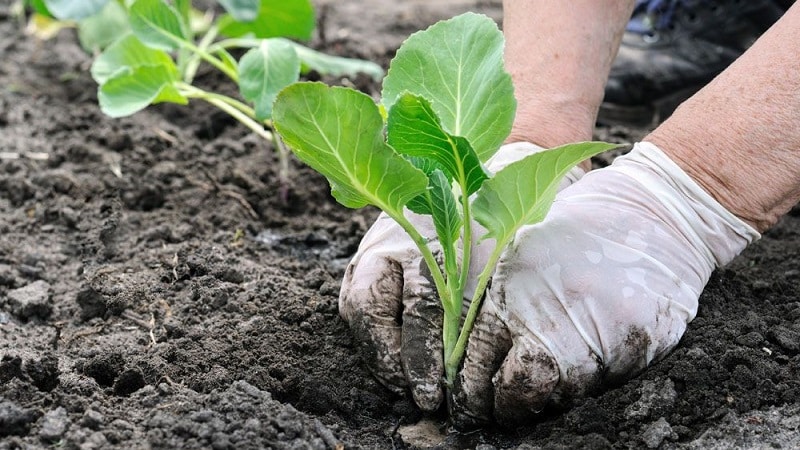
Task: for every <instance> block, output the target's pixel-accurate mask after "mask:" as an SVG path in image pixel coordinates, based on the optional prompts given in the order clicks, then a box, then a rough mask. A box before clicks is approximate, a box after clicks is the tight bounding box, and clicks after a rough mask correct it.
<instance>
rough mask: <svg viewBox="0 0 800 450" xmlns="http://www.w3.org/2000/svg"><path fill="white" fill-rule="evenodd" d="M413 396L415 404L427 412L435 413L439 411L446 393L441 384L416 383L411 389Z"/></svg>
mask: <svg viewBox="0 0 800 450" xmlns="http://www.w3.org/2000/svg"><path fill="white" fill-rule="evenodd" d="M411 395H412V396H413V398H414V403H416V404H417V406H418V407H419V408H420V409H421V410H423V411H426V412H433V411H436V410H437V409H439V407H440V406H441V405H442V400H444V391H443V389H442V386H441V384H440V383H435V382H428V383H415V384H414V385H413V386H412V387H411Z"/></svg>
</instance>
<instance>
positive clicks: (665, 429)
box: [642, 417, 672, 448]
mask: <svg viewBox="0 0 800 450" xmlns="http://www.w3.org/2000/svg"><path fill="white" fill-rule="evenodd" d="M671 435H672V427H671V426H670V424H669V422H667V421H666V419H664V418H663V417H660V418H659V419H658V420H656V421H655V422H653V423H651V424H650V425H648V426H647V428H646V429H645V430H644V432H642V440H643V441H644V444H645V445H646V446H647V448H658V446H660V445H661V443H662V442H664V439H667V438H668V437H670V436H671Z"/></svg>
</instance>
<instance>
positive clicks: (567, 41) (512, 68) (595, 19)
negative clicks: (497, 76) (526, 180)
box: [503, 0, 633, 147]
mask: <svg viewBox="0 0 800 450" xmlns="http://www.w3.org/2000/svg"><path fill="white" fill-rule="evenodd" d="M632 9H633V1H630V0H614V1H597V0H571V1H569V2H565V1H562V0H504V2H503V33H504V34H505V36H506V42H507V44H506V46H507V47H506V53H505V54H506V68H507V69H508V71H509V72H510V73H511V76H512V78H513V80H514V87H515V93H516V96H517V101H518V106H517V118H516V123H515V124H514V129H513V130H512V134H511V137H510V139H509V141H510V142H514V141H529V142H533V143H536V144H538V145H541V146H543V147H554V146H557V145H561V144H565V143H569V142H575V141H580V140H588V139H591V137H592V130H593V127H594V122H595V118H596V114H597V108H598V107H599V105H600V102H601V101H602V99H603V92H604V87H605V83H606V80H607V78H608V72H609V70H610V67H611V63H612V61H613V59H614V56H615V55H616V52H617V49H618V48H619V42H620V39H621V38H622V33H623V31H624V27H625V23H626V22H627V21H628V19H629V18H630V14H631V11H632Z"/></svg>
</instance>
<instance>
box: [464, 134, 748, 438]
mask: <svg viewBox="0 0 800 450" xmlns="http://www.w3.org/2000/svg"><path fill="white" fill-rule="evenodd" d="M758 236H759V234H758V233H757V232H756V231H755V230H754V229H753V228H751V227H750V226H748V225H747V224H745V223H744V222H742V221H741V220H739V219H738V218H736V217H735V216H734V215H732V214H731V213H729V212H728V211H727V210H725V209H724V208H723V207H722V206H721V205H720V204H719V203H717V202H716V201H715V200H714V199H713V198H712V197H710V196H709V195H708V194H707V193H706V192H705V191H703V190H702V189H701V188H700V187H699V186H698V185H697V184H695V183H694V182H693V181H692V180H691V179H690V178H689V177H688V176H687V175H686V174H685V173H684V172H683V171H682V170H681V169H680V168H678V166H677V165H675V164H674V163H673V162H672V161H670V160H669V158H668V157H667V156H665V155H664V154H663V153H662V152H661V151H660V150H659V149H658V148H657V147H655V146H654V145H652V144H649V143H641V144H637V146H636V147H635V148H634V150H633V151H632V152H631V153H630V154H629V155H627V156H625V157H621V158H618V159H617V160H616V161H615V162H614V164H612V165H611V166H610V167H608V168H605V169H600V170H596V171H594V172H592V173H590V174H588V175H586V176H585V177H583V178H582V179H581V180H580V181H579V182H577V183H575V184H574V185H572V186H570V187H569V188H568V189H565V190H564V191H562V192H561V193H560V194H559V195H558V197H557V199H556V202H555V203H554V204H553V207H552V210H551V211H550V213H549V214H548V216H547V218H546V219H545V221H544V222H542V223H540V224H537V225H533V226H529V227H526V228H523V229H522V230H521V231H520V232H519V233H518V234H517V236H516V238H515V242H514V243H513V244H512V246H511V247H510V249H509V250H508V251H507V252H506V253H505V255H504V256H503V257H502V259H501V262H500V264H499V265H498V268H497V271H496V273H495V276H494V277H493V279H492V285H491V288H490V290H489V291H488V293H487V296H486V299H485V303H484V305H483V307H482V310H481V313H480V315H479V317H478V319H477V320H476V324H475V327H474V329H473V331H472V334H471V336H470V340H469V343H468V347H467V355H466V359H465V362H464V367H463V369H462V370H461V372H460V374H459V376H458V379H457V382H456V388H455V394H454V414H455V419H456V422H457V423H460V424H461V425H467V426H469V425H474V424H476V423H481V422H486V421H489V420H492V419H495V420H497V421H498V422H499V423H501V424H514V423H519V422H520V421H523V420H526V419H529V418H530V417H531V416H532V415H533V414H535V413H536V412H538V411H540V410H541V409H542V408H543V407H544V406H545V405H546V404H548V403H551V402H552V403H558V402H559V401H563V400H565V399H567V398H570V397H574V396H579V395H582V394H584V393H585V392H587V391H589V390H591V389H593V388H595V387H597V386H599V385H600V384H602V383H605V382H613V381H619V380H622V379H625V378H628V377H630V376H631V375H634V374H636V373H637V372H639V371H641V370H642V369H644V368H645V367H647V365H648V364H650V363H651V362H652V361H654V360H657V359H659V358H661V357H663V356H664V355H665V354H666V353H667V352H669V351H670V350H671V349H672V348H673V347H675V345H676V344H677V343H678V340H679V339H680V338H681V336H682V335H683V332H684V330H685V329H686V324H687V323H688V322H689V321H691V320H692V319H693V318H694V317H695V314H696V312H697V300H698V297H699V295H700V292H701V291H702V289H703V287H704V286H705V284H706V282H707V281H708V278H709V276H710V275H711V272H712V270H713V269H714V268H715V266H721V265H723V264H726V263H727V262H729V261H730V260H731V259H732V258H733V257H734V256H736V255H737V254H738V253H739V252H740V251H741V250H742V249H744V247H745V246H746V245H747V244H748V243H750V242H751V241H753V240H754V239H756V238H758Z"/></svg>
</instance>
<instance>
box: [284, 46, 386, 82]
mask: <svg viewBox="0 0 800 450" xmlns="http://www.w3.org/2000/svg"><path fill="white" fill-rule="evenodd" d="M292 45H293V46H294V50H295V51H296V52H297V56H299V57H300V61H302V63H303V69H304V70H305V71H308V70H309V69H313V70H316V71H317V72H319V73H321V74H323V75H331V76H334V77H342V76H348V75H349V76H354V75H356V74H358V73H364V74H367V75H369V76H370V77H371V78H372V79H373V80H375V81H380V80H381V79H382V78H383V68H382V67H381V66H379V65H378V64H375V63H374V62H372V61H365V60H363V59H353V58H342V57H340V56H333V55H327V54H325V53H321V52H318V51H316V50H312V49H310V48H308V47H306V46H305V45H300V44H298V43H296V42H292Z"/></svg>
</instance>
